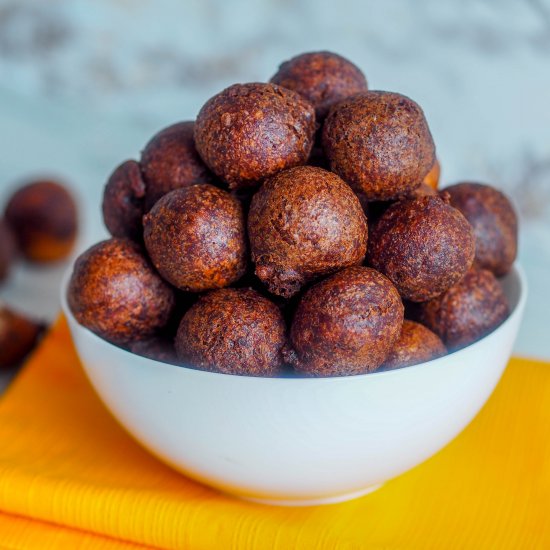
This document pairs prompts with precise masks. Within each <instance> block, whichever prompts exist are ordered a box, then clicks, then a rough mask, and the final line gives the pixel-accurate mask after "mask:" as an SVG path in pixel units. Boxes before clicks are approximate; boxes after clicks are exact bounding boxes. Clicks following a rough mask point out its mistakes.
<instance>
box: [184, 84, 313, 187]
mask: <svg viewBox="0 0 550 550" xmlns="http://www.w3.org/2000/svg"><path fill="white" fill-rule="evenodd" d="M314 134H315V113H314V110H313V107H312V105H311V104H310V103H309V102H307V101H306V100H305V99H303V98H302V97H301V96H300V95H299V94H297V93H296V92H293V91H292V90H287V89H285V88H281V87H280V86H277V85H275V84H261V83H249V84H234V85H233V86H230V87H229V88H226V89H225V90H223V91H222V92H220V93H219V94H217V95H215V96H214V97H213V98H211V99H210V100H208V101H207V102H206V104H205V105H204V106H203V107H202V109H201V110H200V112H199V114H198V116H197V121H196V123H195V142H196V146H197V150H198V151H199V153H200V155H201V157H202V159H203V160H204V162H205V163H206V164H207V165H208V166H209V168H210V169H211V170H212V171H213V172H214V173H215V174H216V175H217V176H218V177H219V178H220V179H221V180H223V181H225V182H227V183H228V184H229V187H230V188H231V189H236V188H239V187H257V186H258V185H259V183H260V182H261V180H263V179H265V178H267V177H269V176H271V175H273V174H275V173H276V172H280V171H281V170H284V169H285V168H291V167H292V166H297V165H300V164H305V163H306V161H307V159H308V157H309V154H310V152H311V148H312V146H313V138H314Z"/></svg>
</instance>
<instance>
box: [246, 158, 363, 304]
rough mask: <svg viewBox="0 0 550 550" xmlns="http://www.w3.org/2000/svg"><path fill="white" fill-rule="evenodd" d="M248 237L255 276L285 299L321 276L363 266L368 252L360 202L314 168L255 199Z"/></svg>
mask: <svg viewBox="0 0 550 550" xmlns="http://www.w3.org/2000/svg"><path fill="white" fill-rule="evenodd" d="M248 233H249V238H250V246H251V251H252V261H253V262H254V263H255V265H256V275H257V276H258V278H259V279H260V280H261V281H262V282H263V283H264V284H265V285H266V286H267V288H268V289H269V291H270V292H272V293H273V294H277V295H279V296H283V297H285V298H289V297H291V296H292V295H294V294H295V293H296V292H298V291H299V290H300V288H301V287H302V285H304V284H305V283H306V282H308V281H311V280H313V279H315V278H317V277H319V276H321V275H326V274H329V273H333V272H335V271H338V270H339V269H342V268H344V267H349V266H352V265H357V264H360V263H361V262H362V261H363V259H364V257H365V253H366V249H367V220H366V217H365V215H364V213H363V209H362V208H361V204H360V202H359V199H358V198H357V196H356V195H355V194H354V193H353V191H352V190H351V188H350V187H349V186H348V185H347V184H346V183H345V182H344V181H342V180H341V179H340V178H339V177H338V176H337V175H336V174H333V173H331V172H328V171H327V170H323V169H322V168H316V167H313V166H299V167H296V168H291V169H290V170H285V171H284V172H280V173H279V174H276V175H275V176H273V177H271V178H270V179H268V180H267V181H266V182H265V183H264V185H263V186H262V187H261V188H260V190H259V191H258V192H257V193H256V194H255V195H254V197H253V199H252V204H251V206H250V211H249V215H248Z"/></svg>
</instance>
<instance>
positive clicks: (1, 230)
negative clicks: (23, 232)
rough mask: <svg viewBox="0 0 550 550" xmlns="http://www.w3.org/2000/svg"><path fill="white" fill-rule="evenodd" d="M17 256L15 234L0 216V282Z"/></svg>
mask: <svg viewBox="0 0 550 550" xmlns="http://www.w3.org/2000/svg"><path fill="white" fill-rule="evenodd" d="M16 256H17V244H16V242H15V235H14V234H13V231H12V230H11V228H10V226H9V225H8V224H7V223H6V221H5V220H4V219H3V218H0V282H2V281H3V280H4V279H6V278H7V277H8V275H9V272H10V270H11V266H12V264H13V261H14V260H15V258H16Z"/></svg>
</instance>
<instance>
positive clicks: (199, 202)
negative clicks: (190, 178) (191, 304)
mask: <svg viewBox="0 0 550 550" xmlns="http://www.w3.org/2000/svg"><path fill="white" fill-rule="evenodd" d="M143 225H144V233H143V238H144V241H145V247H146V248H147V252H148V253H149V257H150V258H151V261H152V262H153V264H154V266H155V267H156V268H157V270H158V271H159V273H160V274H161V275H162V277H163V278H164V279H165V280H167V281H168V282H169V283H171V284H172V285H174V286H175V287H177V288H179V289H180V290H185V291H190V292H202V291H204V290H211V289H215V288H223V287H226V286H229V285H230V284H232V283H234V282H235V281H237V280H238V279H240V278H241V276H242V275H243V274H244V272H245V270H246V261H247V258H246V248H247V247H246V233H245V223H244V215H243V209H242V206H241V203H240V202H239V201H238V199H236V198H235V197H232V196H231V195H230V194H229V193H228V192H227V191H223V190H222V189H218V188H217V187H214V186H213V185H209V184H201V185H193V186H191V187H184V188H182V189H176V190H174V191H171V192H170V193H168V194H167V195H164V196H163V197H162V198H161V199H160V200H159V201H157V203H156V204H155V206H153V208H152V209H151V211H150V212H149V213H148V214H146V215H145V216H144V217H143Z"/></svg>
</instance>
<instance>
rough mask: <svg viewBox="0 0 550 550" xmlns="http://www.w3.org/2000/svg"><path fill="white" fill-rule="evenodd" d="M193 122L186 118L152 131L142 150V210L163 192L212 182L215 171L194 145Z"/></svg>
mask: <svg viewBox="0 0 550 550" xmlns="http://www.w3.org/2000/svg"><path fill="white" fill-rule="evenodd" d="M194 130H195V123H194V122H193V121H190V120H187V121H185V122H178V123H176V124H172V125H171V126H168V127H167V128H164V129H163V130H161V131H160V132H158V133H157V134H155V135H154V136H153V137H152V138H151V139H150V140H149V142H148V143H147V145H146V146H145V149H143V151H142V153H141V160H140V165H141V170H142V172H143V178H144V180H145V183H146V194H145V211H146V212H148V211H149V210H151V208H152V207H153V205H154V204H155V203H156V202H157V201H158V200H159V199H160V198H161V197H162V196H164V195H166V193H169V192H170V191H174V189H181V188H182V187H189V186H191V185H196V184H197V183H213V182H214V175H213V174H212V172H210V170H208V168H207V167H206V165H205V164H204V162H203V161H202V159H201V158H200V156H199V154H198V152H197V149H196V148H195V139H194Z"/></svg>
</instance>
